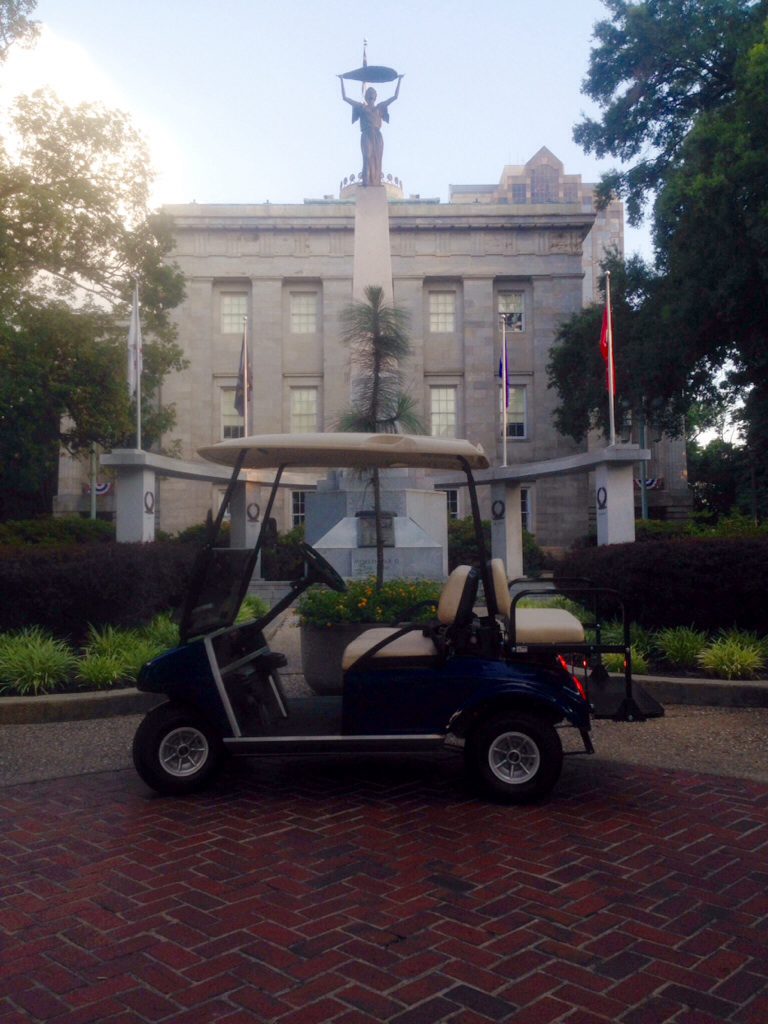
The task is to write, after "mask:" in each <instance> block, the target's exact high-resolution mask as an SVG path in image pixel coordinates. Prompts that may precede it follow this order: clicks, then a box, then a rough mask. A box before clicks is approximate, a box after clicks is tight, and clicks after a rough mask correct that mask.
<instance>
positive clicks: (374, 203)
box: [352, 185, 395, 306]
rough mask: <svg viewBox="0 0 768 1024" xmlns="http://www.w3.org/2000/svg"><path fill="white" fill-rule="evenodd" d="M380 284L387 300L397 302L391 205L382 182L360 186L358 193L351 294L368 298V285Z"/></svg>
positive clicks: (361, 299)
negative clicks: (391, 244)
mask: <svg viewBox="0 0 768 1024" xmlns="http://www.w3.org/2000/svg"><path fill="white" fill-rule="evenodd" d="M369 285H374V286H378V287H379V288H381V289H382V291H383V292H384V302H385V303H386V304H387V305H388V306H392V305H393V304H394V300H395V296H394V290H393V286H392V251H391V248H390V243H389V207H388V200H387V190H386V189H385V188H384V186H383V185H379V186H378V187H377V188H376V187H370V188H366V187H364V186H360V187H358V189H357V195H356V196H355V250H354V259H353V262H352V298H353V299H354V301H355V302H364V301H365V289H366V288H368V286H369Z"/></svg>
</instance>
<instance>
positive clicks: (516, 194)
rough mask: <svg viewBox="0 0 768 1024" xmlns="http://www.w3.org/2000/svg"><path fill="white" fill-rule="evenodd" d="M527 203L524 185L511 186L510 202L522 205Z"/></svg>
mask: <svg viewBox="0 0 768 1024" xmlns="http://www.w3.org/2000/svg"><path fill="white" fill-rule="evenodd" d="M527 201H528V195H527V189H526V186H525V185H513V186H512V202H513V203H518V204H521V205H522V204H524V203H526V202H527Z"/></svg>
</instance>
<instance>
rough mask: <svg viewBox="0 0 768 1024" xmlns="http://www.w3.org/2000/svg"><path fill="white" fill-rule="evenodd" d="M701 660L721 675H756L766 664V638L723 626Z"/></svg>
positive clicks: (737, 677) (712, 672) (701, 654)
mask: <svg viewBox="0 0 768 1024" xmlns="http://www.w3.org/2000/svg"><path fill="white" fill-rule="evenodd" d="M698 663H699V665H701V667H702V668H703V669H704V671H705V672H708V673H710V674H711V675H714V676H717V677H718V678H719V679H754V678H755V677H756V676H758V675H759V674H760V672H761V670H762V669H764V668H765V665H766V652H765V640H764V639H761V638H760V637H758V636H757V634H755V633H749V632H746V631H744V630H738V629H730V630H723V631H722V632H721V633H720V635H719V636H718V638H717V639H716V640H713V641H712V643H710V644H708V645H707V647H705V648H704V650H703V651H702V652H701V653H700V654H699V657H698Z"/></svg>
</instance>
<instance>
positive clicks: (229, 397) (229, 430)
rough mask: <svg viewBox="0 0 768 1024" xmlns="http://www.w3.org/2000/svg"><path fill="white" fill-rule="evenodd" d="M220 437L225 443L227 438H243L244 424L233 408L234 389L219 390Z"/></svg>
mask: <svg viewBox="0 0 768 1024" xmlns="http://www.w3.org/2000/svg"><path fill="white" fill-rule="evenodd" d="M220 393H221V436H222V438H223V439H224V440H225V441H226V439H227V438H228V437H243V435H244V434H245V423H244V422H243V417H242V416H241V415H240V413H239V412H238V411H237V409H236V408H235V389H234V388H222V389H221V392H220Z"/></svg>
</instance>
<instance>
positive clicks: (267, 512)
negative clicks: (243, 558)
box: [243, 449, 285, 573]
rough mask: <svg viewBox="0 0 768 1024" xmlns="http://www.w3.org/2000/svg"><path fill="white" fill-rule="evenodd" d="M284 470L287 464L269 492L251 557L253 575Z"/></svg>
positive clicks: (281, 467)
mask: <svg viewBox="0 0 768 1024" xmlns="http://www.w3.org/2000/svg"><path fill="white" fill-rule="evenodd" d="M243 456H245V449H243ZM284 469H285V463H283V464H282V465H280V466H278V467H277V473H276V474H275V479H274V480H273V482H272V490H271V491H270V492H269V500H268V501H267V507H266V509H265V510H264V518H263V519H262V521H261V529H260V530H259V536H258V537H257V538H256V544H255V545H254V548H253V554H252V555H251V573H253V570H254V569H255V568H256V562H257V560H258V557H259V552H260V551H261V545H262V541H263V540H264V531H265V530H266V528H267V523H268V522H269V517H270V516H271V515H272V509H273V507H274V504H275V498H276V497H277V489H278V486H279V484H280V477H281V476H282V475H283V470H284Z"/></svg>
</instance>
